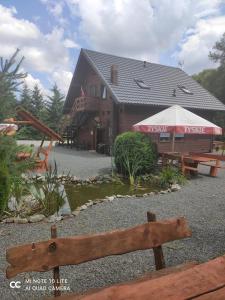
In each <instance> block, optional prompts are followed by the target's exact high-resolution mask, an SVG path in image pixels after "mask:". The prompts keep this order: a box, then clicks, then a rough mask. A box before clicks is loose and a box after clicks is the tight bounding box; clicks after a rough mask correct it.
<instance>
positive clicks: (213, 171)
mask: <svg viewBox="0 0 225 300" xmlns="http://www.w3.org/2000/svg"><path fill="white" fill-rule="evenodd" d="M199 164H200V165H202V166H207V167H210V171H209V173H210V176H212V177H216V176H217V174H218V169H221V168H224V167H221V161H220V160H218V159H217V160H216V163H215V164H214V165H213V164H211V163H203V162H202V163H199Z"/></svg>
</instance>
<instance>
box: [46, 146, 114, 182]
mask: <svg viewBox="0 0 225 300" xmlns="http://www.w3.org/2000/svg"><path fill="white" fill-rule="evenodd" d="M54 160H55V161H56V162H57V166H58V169H59V171H58V172H59V174H60V173H61V174H62V173H63V172H64V173H65V174H67V173H70V174H71V175H75V176H77V177H79V178H81V179H85V178H87V177H92V176H96V175H99V174H104V173H108V172H109V171H110V170H111V158H110V157H109V156H106V155H101V154H98V153H95V152H89V151H77V150H75V149H70V148H67V147H66V146H56V147H54V148H53V151H52V152H51V155H50V162H54Z"/></svg>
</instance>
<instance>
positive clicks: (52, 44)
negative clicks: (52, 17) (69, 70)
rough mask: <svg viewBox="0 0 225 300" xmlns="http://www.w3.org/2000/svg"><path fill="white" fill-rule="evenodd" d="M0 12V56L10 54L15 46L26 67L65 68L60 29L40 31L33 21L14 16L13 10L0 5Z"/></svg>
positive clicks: (64, 48) (65, 54)
mask: <svg viewBox="0 0 225 300" xmlns="http://www.w3.org/2000/svg"><path fill="white" fill-rule="evenodd" d="M0 15H1V18H0V40H1V47H0V55H2V56H4V57H6V56H10V55H11V54H12V52H13V51H14V50H15V48H20V49H21V53H22V54H23V55H24V56H25V58H26V59H25V61H24V66H25V67H26V68H27V69H29V70H35V71H44V72H52V71H53V70H54V69H55V68H57V67H59V66H64V67H68V63H69V54H68V51H67V49H66V47H65V46H64V44H63V43H64V31H63V29H62V28H54V29H53V30H52V32H51V33H49V34H43V33H42V32H41V31H40V30H39V28H38V27H37V26H36V25H35V24H34V23H32V22H30V21H27V20H24V19H17V18H16V17H15V11H13V10H12V9H8V8H5V7H3V6H1V5H0ZM10 49H11V51H9V50H10Z"/></svg>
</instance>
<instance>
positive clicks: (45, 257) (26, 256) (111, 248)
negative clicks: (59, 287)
mask: <svg viewBox="0 0 225 300" xmlns="http://www.w3.org/2000/svg"><path fill="white" fill-rule="evenodd" d="M190 236H191V231H190V229H189V227H188V225H187V221H186V220H185V218H183V217H181V218H175V219H170V220H165V221H161V222H152V223H146V224H143V225H139V226H136V227H133V228H128V229H124V230H114V231H111V232H106V233H100V234H95V235H86V236H77V237H68V238H56V239H51V240H49V241H44V242H38V243H35V249H34V250H33V249H32V247H31V244H27V245H22V246H17V247H14V248H10V249H8V250H7V252H6V259H7V261H8V262H9V263H10V264H11V266H9V267H8V268H7V271H6V275H7V278H11V277H13V276H15V275H17V274H19V273H22V272H31V271H40V272H44V271H49V270H51V269H53V268H54V267H56V266H63V265H76V264H80V263H83V262H86V261H90V260H94V259H98V258H102V257H105V256H109V255H117V254H123V253H128V252H132V251H136V250H144V249H151V248H153V247H157V246H159V245H162V244H164V243H166V242H170V241H173V240H177V239H181V238H185V237H190ZM52 243H54V244H55V251H54V252H51V251H50V249H51V245H52Z"/></svg>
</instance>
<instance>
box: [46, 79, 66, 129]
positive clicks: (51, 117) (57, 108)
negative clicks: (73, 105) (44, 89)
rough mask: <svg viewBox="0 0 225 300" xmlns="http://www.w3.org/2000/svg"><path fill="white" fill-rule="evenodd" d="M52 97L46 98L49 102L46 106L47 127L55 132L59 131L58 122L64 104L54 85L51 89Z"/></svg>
mask: <svg viewBox="0 0 225 300" xmlns="http://www.w3.org/2000/svg"><path fill="white" fill-rule="evenodd" d="M51 92H52V96H48V99H49V101H48V102H47V104H46V107H47V112H48V125H49V127H51V128H52V129H53V130H55V131H56V132H59V129H60V120H61V118H62V110H63V103H64V95H63V94H61V92H60V90H59V88H58V87H57V85H56V84H54V86H53V87H52V89H51Z"/></svg>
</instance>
